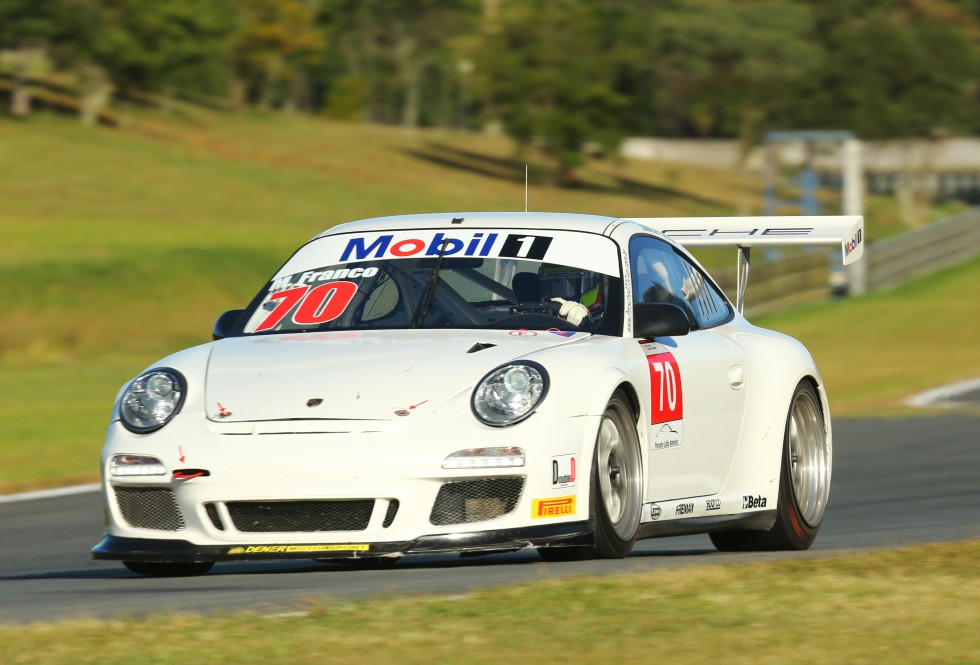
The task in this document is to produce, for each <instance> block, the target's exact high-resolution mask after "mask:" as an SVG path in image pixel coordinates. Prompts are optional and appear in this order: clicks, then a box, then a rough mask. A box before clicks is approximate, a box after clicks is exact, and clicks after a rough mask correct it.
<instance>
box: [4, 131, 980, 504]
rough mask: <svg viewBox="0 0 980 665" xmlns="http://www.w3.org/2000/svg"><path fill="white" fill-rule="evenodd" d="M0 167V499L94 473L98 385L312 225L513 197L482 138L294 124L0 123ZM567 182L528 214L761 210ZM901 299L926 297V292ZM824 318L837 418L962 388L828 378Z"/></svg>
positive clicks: (681, 175)
mask: <svg viewBox="0 0 980 665" xmlns="http://www.w3.org/2000/svg"><path fill="white" fill-rule="evenodd" d="M0 165H2V167H3V177H2V178H0V229H2V239H3V242H2V243H0V284H2V285H3V287H4V307H3V311H2V314H0V395H2V396H3V400H0V492H2V491H11V490H17V489H26V488H31V487H37V486H41V485H51V484H62V483H65V482H73V481H86V480H92V479H94V478H95V467H96V464H95V461H96V459H97V454H98V449H99V446H100V445H101V439H102V432H103V428H104V426H105V423H106V419H107V416H108V411H109V408H110V407H111V404H112V400H113V397H114V395H115V393H116V390H117V389H118V387H119V386H120V385H121V384H122V383H123V382H124V381H125V380H127V379H128V378H130V377H131V376H132V375H133V374H134V373H136V372H138V371H139V370H140V369H142V368H143V367H145V366H147V365H148V364H150V363H152V362H153V361H154V360H155V359H157V358H159V357H161V356H163V355H166V354H168V353H170V352H172V351H174V350H177V349H179V348H182V347H185V346H188V345H192V344H197V343H200V342H204V341H207V340H208V339H209V335H210V330H211V325H212V323H213V321H214V319H215V317H216V316H217V315H218V314H219V313H221V312H222V311H224V310H226V309H230V308H233V307H237V306H241V305H242V304H243V303H244V302H246V301H247V299H248V298H249V297H250V296H251V295H252V293H253V292H254V291H255V289H257V288H258V287H259V285H261V283H262V282H263V281H264V280H265V279H266V278H267V277H268V275H269V274H270V273H272V272H273V271H274V270H275V269H276V268H277V267H278V266H279V264H280V263H281V262H282V261H283V260H284V259H285V258H286V257H287V256H288V255H289V253H290V252H291V251H292V250H293V249H294V248H295V247H296V246H298V245H299V244H301V243H302V242H303V241H305V240H306V239H308V238H309V237H311V236H312V235H314V234H315V233H318V232H319V231H321V230H323V229H325V228H328V227H330V226H332V225H334V224H336V223H338V222H341V221H347V220H351V219H358V218H363V217H369V216H374V215H387V214H400V213H412V212H426V211H430V212H431V211H465V210H520V209H522V208H523V205H524V183H523V164H521V163H517V162H515V161H514V160H512V159H511V158H510V146H509V143H508V142H507V141H506V140H504V139H502V138H497V137H488V136H471V135H449V134H439V133H424V132H420V133H416V134H413V135H406V134H405V133H403V132H402V130H400V129H392V128H382V127H367V126H354V125H347V124H339V123H332V122H326V121H317V120H313V119H310V118H306V117H290V116H274V117H273V116H269V117H241V116H230V115H218V114H210V113H206V112H202V113H201V115H200V121H199V122H198V123H197V124H194V125H188V124H176V123H170V122H166V121H163V120H160V119H147V118H144V119H141V120H140V124H139V125H137V126H135V127H133V128H131V129H130V130H127V131H119V130H108V129H89V128H83V127H81V126H79V125H78V124H77V123H75V122H73V121H69V120H64V119H58V118H51V117H44V116H37V117H35V118H32V119H31V120H30V121H28V122H11V121H7V120H0ZM581 178H582V184H581V186H580V187H578V188H575V189H558V188H555V187H550V186H545V185H534V186H532V187H531V190H530V207H531V209H532V210H554V211H566V212H585V213H599V214H606V215H619V216H671V215H730V214H736V213H752V212H758V209H759V205H760V203H761V201H760V187H759V183H758V182H756V181H755V180H753V179H750V178H748V177H747V176H745V175H743V174H739V173H734V172H730V171H724V170H712V169H705V168H694V167H679V166H676V165H669V164H651V163H636V162H628V163H622V164H619V163H614V162H612V161H609V160H605V161H594V162H592V163H590V164H589V165H588V166H587V167H586V168H584V169H583V170H582V171H581ZM874 205H875V206H876V208H880V209H881V210H882V212H881V213H880V214H878V213H876V214H875V216H874V217H873V218H871V219H869V222H868V229H869V230H868V236H869V237H871V238H875V237H881V236H882V235H888V234H893V233H895V232H897V231H898V230H900V229H899V226H898V223H897V221H895V216H894V214H893V208H890V207H889V204H888V203H887V202H883V201H877V202H875V203H874ZM724 261H725V264H724V265H726V266H728V265H729V264H730V263H733V261H732V260H731V257H730V256H728V255H727V254H726V255H725V256H724ZM966 279H967V283H968V281H969V279H970V276H969V275H968V276H967V278H966ZM972 279H973V280H974V283H975V281H976V274H975V273H974V274H973V275H972ZM956 284H957V287H956V288H960V285H961V284H962V280H960V281H957V282H956ZM750 297H751V294H750ZM921 297H922V298H923V302H932V300H931V299H930V298H929V294H928V289H927V292H926V293H924V294H921ZM970 297H972V295H971V296H970ZM962 302H969V300H963V301H962ZM854 306H855V307H856V308H858V309H859V308H860V305H858V304H857V303H855V304H854ZM882 307H884V308H885V309H887V307H888V306H887V304H886V305H882ZM902 307H903V308H904V309H902V310H901V311H905V312H913V310H911V309H909V308H908V307H909V306H908V305H907V304H905V305H903V306H902ZM838 311H841V310H840V309H839V307H838V306H837V305H836V304H835V305H832V306H830V307H829V308H828V309H826V310H825V309H820V308H818V309H816V310H813V312H814V313H813V314H812V315H801V316H802V317H803V318H801V319H799V320H797V319H790V320H787V321H786V326H789V327H793V326H796V327H798V328H799V330H800V332H802V334H801V335H800V336H801V338H802V339H804V341H806V342H807V343H809V344H811V345H813V342H814V340H815V341H816V342H817V350H816V351H815V353H816V355H817V356H818V358H817V359H818V361H820V362H824V360H823V358H821V357H820V356H822V355H826V356H827V357H828V359H829V361H828V363H827V364H828V365H829V366H830V368H829V369H827V370H825V372H826V374H827V376H826V378H827V380H828V383H829V384H830V385H831V386H832V387H833V386H834V384H835V383H838V382H839V383H840V385H841V391H840V392H841V393H842V394H843V395H845V396H846V397H845V398H844V399H840V397H839V396H837V395H835V397H836V398H837V399H836V400H835V408H838V409H840V410H841V412H843V413H849V412H855V409H860V408H886V409H887V408H891V405H893V404H894V403H895V399H896V397H897V395H899V394H900V392H901V391H902V390H906V389H910V388H912V387H913V386H917V385H919V384H923V387H928V386H929V385H932V383H930V381H932V380H934V379H933V377H937V378H938V377H940V376H943V377H945V376H950V377H952V378H962V376H958V375H962V374H963V373H964V372H965V370H964V362H966V361H969V360H970V358H969V357H968V355H969V354H965V355H964V354H960V355H955V354H953V355H951V356H950V361H949V362H950V364H949V366H943V367H939V368H937V369H936V370H935V371H934V372H931V373H930V374H928V375H924V374H923V373H922V372H916V373H915V377H914V378H913V379H911V380H909V381H904V382H903V381H897V382H893V383H889V386H892V385H894V386H898V388H897V390H896V389H894V388H892V387H888V388H887V389H885V388H880V387H877V384H875V386H868V385H865V384H863V383H861V382H860V381H857V382H856V383H851V382H850V381H851V379H847V380H845V379H843V378H838V370H837V369H835V367H836V365H835V362H834V360H835V358H834V356H835V354H839V353H841V349H845V350H846V349H853V346H852V344H851V340H849V339H839V338H838V337H834V336H832V335H824V334H823V333H821V332H819V330H820V326H821V325H823V324H822V323H821V321H824V320H827V321H831V320H835V319H834V316H837V315H836V314H829V312H838ZM929 311H934V310H929ZM910 315H912V316H914V313H913V314H910ZM807 316H811V317H812V318H809V319H808V318H806V317H807ZM847 316H848V321H851V320H861V319H862V317H861V316H860V315H859V314H857V313H855V314H853V315H847ZM920 318H921V317H920ZM954 318H955V317H954ZM808 321H809V322H810V323H807V322H808ZM777 323H778V324H779V325H782V323H783V322H782V321H778V322H777ZM916 323H920V321H916ZM835 325H836V324H835ZM808 326H810V327H808ZM777 327H778V326H777ZM790 332H792V330H790ZM923 332H925V331H923ZM930 332H932V331H930ZM868 334H869V335H872V337H874V335H875V334H876V333H874V332H869V333H868ZM810 338H812V339H810ZM823 340H826V344H825V345H824V341H823ZM959 343H961V342H959V341H958V342H957V344H959ZM838 345H840V346H838ZM896 367H897V366H896ZM896 371H898V370H896ZM846 372H847V373H849V374H853V373H854V370H853V367H852V368H849V369H846ZM908 373H909V374H912V372H911V371H909V372H908ZM886 374H887V373H886ZM886 378H888V376H886V375H884V374H883V375H882V376H878V377H876V380H878V381H880V380H884V379H886ZM869 391H871V392H874V394H875V397H874V398H873V399H868V398H867V395H868V394H869ZM855 405H856V406H855Z"/></svg>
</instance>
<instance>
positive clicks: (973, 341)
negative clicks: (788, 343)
mask: <svg viewBox="0 0 980 665" xmlns="http://www.w3.org/2000/svg"><path fill="white" fill-rule="evenodd" d="M978 284H980V257H978V258H975V259H973V260H972V261H970V262H967V263H965V264H962V265H959V266H955V267H953V268H950V269H947V270H944V271H942V272H940V273H937V274H935V275H932V276H930V277H928V278H924V279H918V280H914V281H911V282H908V283H906V284H905V285H903V286H900V287H898V288H896V289H893V290H890V291H886V292H881V293H876V294H872V295H870V296H867V297H863V298H855V299H848V300H839V301H834V302H826V303H822V304H819V305H813V306H810V307H801V308H798V309H794V310H792V311H789V312H785V313H782V314H777V315H771V316H764V317H759V318H758V319H756V320H755V321H754V323H757V324H758V325H762V326H765V327H768V328H773V329H775V330H779V331H781V332H785V333H787V334H789V335H792V336H793V337H796V338H797V339H799V340H800V341H802V342H803V343H804V344H805V345H806V346H807V348H808V349H809V350H810V353H811V354H812V355H813V357H814V359H815V360H816V362H817V366H818V367H819V369H820V372H821V375H822V377H823V379H824V381H825V383H826V385H827V390H828V392H829V394H830V400H831V408H832V410H833V412H834V413H835V414H836V415H909V414H911V413H914V412H915V410H913V409H912V408H911V407H907V406H905V404H904V400H905V398H907V397H908V396H910V395H913V394H915V393H919V392H922V391H925V390H928V389H931V388H936V387H938V386H943V385H946V384H948V383H952V382H955V381H960V380H964V379H970V378H974V377H977V376H980V343H978V341H980V337H978V334H977V325H978V324H980V301H978V300H977V296H976V291H977V285H978ZM749 290H750V291H751V286H750V287H749ZM749 297H751V294H750V295H749Z"/></svg>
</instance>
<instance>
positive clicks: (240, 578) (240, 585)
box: [0, 414, 980, 622]
mask: <svg viewBox="0 0 980 665" xmlns="http://www.w3.org/2000/svg"><path fill="white" fill-rule="evenodd" d="M978 431H980V416H975V415H962V414H961V415H948V416H943V417H923V418H915V419H904V420H837V421H835V423H834V448H835V450H834V472H833V473H834V475H833V488H832V491H831V500H830V506H829V508H828V510H827V514H826V518H825V520H824V524H823V528H822V530H821V532H820V535H819V536H818V537H817V541H816V543H815V545H814V547H813V549H812V550H810V551H809V552H803V553H788V554H787V553H779V554H751V555H750V554H721V553H718V552H716V551H715V550H714V548H713V547H712V546H711V543H710V541H709V540H708V538H707V536H685V537H680V538H666V539H659V540H647V541H642V542H640V543H638V545H637V547H636V549H635V550H634V551H633V553H632V554H631V555H630V556H629V557H628V558H627V559H625V560H622V561H586V562H572V563H551V564H549V563H544V562H542V561H541V560H540V559H539V558H538V556H537V554H536V553H535V552H534V551H533V550H529V551H524V552H514V553H510V554H498V555H493V556H487V557H479V558H467V559H460V558H459V557H455V556H452V557H449V556H435V555H431V556H420V557H413V558H408V559H403V560H402V561H400V562H399V563H398V565H397V566H395V567H394V568H392V569H389V570H359V569H357V568H354V567H351V566H348V565H346V564H344V565H341V564H321V563H317V562H314V561H310V562H306V561H292V562H276V561H268V562H254V563H219V564H217V565H216V566H215V567H214V568H213V569H212V571H211V572H210V573H209V574H208V575H205V576H203V577H192V578H170V579H155V578H146V577H141V576H138V575H134V574H131V573H130V572H129V571H127V570H126V569H125V568H123V567H122V565H121V564H118V563H116V562H111V561H93V560H91V559H90V558H89V549H90V548H91V547H92V546H93V545H95V544H96V543H97V542H98V541H99V539H100V535H101V532H102V504H101V497H100V495H99V494H98V493H97V492H87V493H84V494H78V495H74V496H66V497H60V498H46V499H39V500H31V501H14V502H7V503H0V534H2V537H0V621H2V622H25V621H41V620H50V619H56V618H61V617H72V616H99V617H113V616H119V615H144V614H151V613H160V612H167V611H180V610H183V611H208V610H216V609H221V610H224V611H235V610H254V611H258V612H261V613H264V614H276V613H282V612H292V611H298V610H301V609H302V606H303V603H304V602H305V601H306V600H308V599H310V598H317V599H322V600H323V601H324V602H328V603H329V602H330V600H329V599H330V598H356V597H364V596H375V597H377V596H397V595H407V594H428V593H433V594H461V593H465V592H467V591H468V590H470V589H473V588H476V587H482V586H491V585H502V584H510V583H514V582H519V581H523V580H534V579H539V578H548V577H561V576H567V575H572V574H577V573H594V574H608V573H616V572H628V571H639V570H648V569H651V568H664V567H680V566H689V565H693V564H700V563H723V562H737V561H747V560H764V559H767V558H772V557H775V556H779V557H785V556H794V557H814V556H821V555H828V554H833V553H837V552H842V551H848V550H859V549H867V548H881V547H893V546H898V545H905V544H911V543H922V542H936V541H951V540H962V539H968V538H977V537H980V482H978V480H980V473H978V469H980V436H978V434H977V432H978ZM93 455H95V451H93Z"/></svg>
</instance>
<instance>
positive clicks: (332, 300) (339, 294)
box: [255, 282, 357, 332]
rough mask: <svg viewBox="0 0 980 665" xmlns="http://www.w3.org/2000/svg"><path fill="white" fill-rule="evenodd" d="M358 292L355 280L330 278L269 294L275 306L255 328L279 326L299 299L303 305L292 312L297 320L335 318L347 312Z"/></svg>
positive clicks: (304, 322)
mask: <svg viewBox="0 0 980 665" xmlns="http://www.w3.org/2000/svg"><path fill="white" fill-rule="evenodd" d="M355 293H357V284H355V283H354V282H328V283H326V284H320V285H319V286H314V287H312V288H311V287H309V286H297V287H295V288H292V289H286V290H285V291H279V292H278V293H273V294H272V295H270V296H269V302H275V303H276V306H275V309H273V310H272V311H271V312H270V313H269V316H267V317H265V319H263V320H262V323H260V324H259V325H258V327H257V328H256V329H255V332H262V331H263V330H272V329H273V328H275V327H276V326H277V325H279V324H280V323H281V322H282V320H283V319H284V318H285V317H286V315H287V314H288V313H289V312H290V310H292V309H293V308H294V307H296V304H297V303H299V307H298V308H296V312H295V313H294V314H293V316H292V321H293V323H295V324H297V325H301V326H313V325H319V324H321V323H327V322H328V321H333V320H334V319H336V318H337V317H338V316H340V315H341V314H343V313H344V310H345V309H347V306H348V305H350V302H351V300H352V299H353V298H354V294H355Z"/></svg>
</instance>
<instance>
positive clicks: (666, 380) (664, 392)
mask: <svg viewBox="0 0 980 665" xmlns="http://www.w3.org/2000/svg"><path fill="white" fill-rule="evenodd" d="M647 363H648V364H649V365H650V402H651V403H650V424H651V425H656V424H657V423H665V422H670V421H672V420H680V419H681V418H683V417H684V391H683V388H682V386H681V371H680V368H679V367H678V366H677V360H676V359H675V358H674V354H672V353H657V354H655V355H652V356H647Z"/></svg>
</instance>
